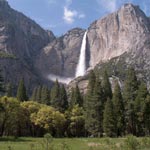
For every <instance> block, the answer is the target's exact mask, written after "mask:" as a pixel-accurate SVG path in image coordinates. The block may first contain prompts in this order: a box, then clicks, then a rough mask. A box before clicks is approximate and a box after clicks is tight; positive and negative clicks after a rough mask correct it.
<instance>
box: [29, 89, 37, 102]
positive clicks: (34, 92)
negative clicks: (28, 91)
mask: <svg viewBox="0 0 150 150" xmlns="http://www.w3.org/2000/svg"><path fill="white" fill-rule="evenodd" d="M37 90H38V88H37V87H35V88H34V89H33V92H32V96H31V100H32V101H36V99H37V98H36V96H37Z"/></svg>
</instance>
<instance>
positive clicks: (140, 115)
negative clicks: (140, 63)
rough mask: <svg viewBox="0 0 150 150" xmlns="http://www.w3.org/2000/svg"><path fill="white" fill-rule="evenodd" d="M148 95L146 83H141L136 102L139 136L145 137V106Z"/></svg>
mask: <svg viewBox="0 0 150 150" xmlns="http://www.w3.org/2000/svg"><path fill="white" fill-rule="evenodd" d="M147 95H148V91H147V87H146V85H145V83H144V82H141V84H140V86H139V89H138V91H137V97H136V99H135V102H134V110H135V118H136V134H137V135H144V105H145V101H146V97H147Z"/></svg>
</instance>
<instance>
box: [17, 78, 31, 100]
mask: <svg viewBox="0 0 150 150" xmlns="http://www.w3.org/2000/svg"><path fill="white" fill-rule="evenodd" d="M17 99H18V100H19V101H27V100H28V97H27V94H26V87H25V85H24V79H21V80H20V81H19V85H18V90H17Z"/></svg>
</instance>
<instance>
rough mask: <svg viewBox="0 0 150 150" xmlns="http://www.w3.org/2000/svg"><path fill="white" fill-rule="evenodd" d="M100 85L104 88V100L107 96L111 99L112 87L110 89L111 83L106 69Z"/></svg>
mask: <svg viewBox="0 0 150 150" xmlns="http://www.w3.org/2000/svg"><path fill="white" fill-rule="evenodd" d="M102 86H103V89H104V94H105V100H107V98H110V99H112V89H111V84H110V82H109V77H108V74H107V71H104V74H103V80H102Z"/></svg>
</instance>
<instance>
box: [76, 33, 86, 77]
mask: <svg viewBox="0 0 150 150" xmlns="http://www.w3.org/2000/svg"><path fill="white" fill-rule="evenodd" d="M86 35H87V31H86V32H85V33H84V36H83V40H82V45H81V50H80V57H79V62H78V65H77V68H76V75H75V76H76V77H79V76H84V75H85V72H86Z"/></svg>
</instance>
